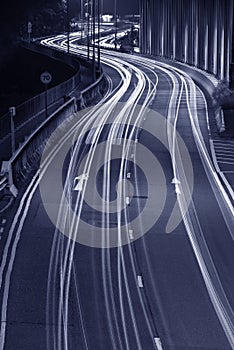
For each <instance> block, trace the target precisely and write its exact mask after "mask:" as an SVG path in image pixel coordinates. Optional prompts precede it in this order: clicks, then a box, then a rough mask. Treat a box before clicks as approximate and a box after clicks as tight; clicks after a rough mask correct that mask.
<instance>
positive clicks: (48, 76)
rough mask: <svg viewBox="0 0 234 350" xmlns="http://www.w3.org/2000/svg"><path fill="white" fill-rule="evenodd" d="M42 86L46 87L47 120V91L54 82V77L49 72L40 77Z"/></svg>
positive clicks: (46, 106)
mask: <svg viewBox="0 0 234 350" xmlns="http://www.w3.org/2000/svg"><path fill="white" fill-rule="evenodd" d="M40 79H41V82H42V84H44V85H45V112H46V118H47V117H48V101H47V90H48V84H50V83H51V81H52V75H51V74H50V73H49V72H44V73H42V74H41V76H40Z"/></svg>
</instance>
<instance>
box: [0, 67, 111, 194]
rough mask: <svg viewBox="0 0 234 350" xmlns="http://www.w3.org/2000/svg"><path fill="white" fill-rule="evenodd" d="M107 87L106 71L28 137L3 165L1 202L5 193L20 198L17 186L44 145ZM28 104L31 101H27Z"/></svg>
mask: <svg viewBox="0 0 234 350" xmlns="http://www.w3.org/2000/svg"><path fill="white" fill-rule="evenodd" d="M86 64H88V62H86ZM66 83H67V82H65V84H66ZM73 83H74V82H73ZM105 84H106V80H105V77H104V74H103V72H102V71H101V73H100V76H99V78H98V79H97V81H96V82H94V83H93V84H92V85H90V86H89V87H87V88H85V89H84V90H83V91H81V92H80V96H79V98H78V99H76V98H74V97H73V98H71V99H70V100H69V101H67V102H66V103H64V104H63V105H62V106H60V107H59V108H58V109H57V110H56V111H55V112H54V113H52V114H51V115H50V116H49V117H48V118H47V119H46V120H45V121H44V122H42V123H41V124H40V125H39V126H38V127H37V129H36V130H35V131H34V132H33V133H31V135H30V136H28V137H27V139H26V140H25V141H24V142H23V143H22V144H21V145H20V146H19V147H18V149H17V150H16V152H15V153H14V155H13V156H12V157H11V159H10V160H9V161H3V162H2V169H1V173H0V174H1V175H0V199H1V198H2V196H3V194H4V192H5V191H6V190H7V191H8V193H9V192H10V193H11V194H12V195H13V196H15V197H16V196H17V194H18V189H17V186H18V185H19V184H20V183H21V182H22V180H25V179H26V177H27V174H28V173H29V172H30V170H31V167H32V164H33V163H34V162H35V161H36V160H38V159H39V157H40V156H41V154H42V151H43V149H44V146H45V143H46V141H47V139H48V138H49V137H50V135H51V134H52V132H53V131H54V130H55V129H56V128H57V127H58V126H59V125H60V124H61V123H62V122H64V121H65V120H66V118H68V117H70V116H71V115H72V114H74V113H75V112H76V111H77V107H78V108H81V109H83V108H86V107H87V106H88V105H90V104H92V102H94V100H95V99H98V98H100V97H101V96H102V95H103V93H104V91H105ZM52 89H53V92H52V94H55V95H56V87H55V88H52ZM40 95H41V94H40ZM40 95H39V96H36V97H35V100H36V98H38V100H39V105H40V98H41V96H40ZM42 95H43V94H42ZM26 103H31V102H29V101H27V102H26ZM33 103H35V102H33ZM32 108H33V107H32ZM9 119H10V118H9ZM23 123H25V121H22V122H21V124H23ZM24 136H25V135H24ZM1 179H2V188H1Z"/></svg>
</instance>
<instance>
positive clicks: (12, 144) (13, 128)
mask: <svg viewBox="0 0 234 350" xmlns="http://www.w3.org/2000/svg"><path fill="white" fill-rule="evenodd" d="M9 114H10V118H11V155H12V156H13V155H14V153H15V123H14V117H15V116H16V108H15V107H10V108H9Z"/></svg>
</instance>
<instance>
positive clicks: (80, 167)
mask: <svg viewBox="0 0 234 350" xmlns="http://www.w3.org/2000/svg"><path fill="white" fill-rule="evenodd" d="M78 39H79V38H78V37H76V36H75V35H74V37H73V38H72V43H71V51H72V52H73V53H75V54H79V55H83V54H85V51H86V48H83V47H81V46H79V44H78ZM43 44H44V45H48V46H51V47H55V48H57V49H61V50H63V49H64V50H65V49H66V38H65V37H63V36H59V37H53V38H49V39H45V40H44V41H43ZM102 64H103V68H104V73H105V75H106V78H107V81H108V86H109V87H108V91H107V93H106V95H105V97H104V98H103V99H102V100H101V101H100V102H99V103H98V104H97V105H96V106H94V107H91V108H89V109H85V110H83V111H81V112H79V113H78V114H77V115H74V116H71V119H70V120H69V121H67V123H66V124H64V125H63V126H62V127H61V128H59V130H57V131H56V133H55V135H54V137H53V139H52V140H50V142H49V143H48V148H47V149H46V151H45V153H44V156H43V158H42V160H41V163H40V169H39V170H38V171H37V172H36V174H35V176H34V177H33V179H31V180H30V181H29V183H28V184H27V187H26V188H25V189H24V191H21V192H22V193H21V196H20V198H19V199H18V201H17V202H16V203H15V205H14V207H13V208H11V210H10V211H9V212H8V213H7V217H6V218H7V223H6V229H5V234H4V235H3V238H2V240H1V243H0V244H1V251H2V259H1V266H0V286H1V305H2V308H1V321H2V322H1V338H0V339H1V340H0V349H6V350H8V349H24V350H27V349H32V348H33V347H34V348H36V349H45V348H48V349H53V350H58V349H61V350H63V349H76V348H78V349H95V350H96V349H98V350H99V349H100V350H105V349H116V350H117V349H118V350H119V349H120V350H125V349H127V350H133V349H134V350H135V349H146V350H148V349H149V350H150V349H158V350H161V349H170V350H171V349H173V350H183V349H184V350H188V349H199V350H205V349H214V350H215V349H219V350H221V349H222V350H227V349H234V315H233V307H234V293H233V291H234V280H233V272H234V262H233V248H234V244H233V238H234V236H233V233H234V227H233V226H234V222H233V205H232V203H231V202H230V199H229V197H228V195H227V194H226V192H225V189H224V188H223V185H222V183H221V182H220V180H219V177H218V176H217V174H216V172H215V169H214V166H213V163H212V160H211V155H210V150H209V116H208V107H207V102H206V99H205V97H204V95H203V93H202V91H201V90H200V89H199V88H198V87H197V86H196V85H195V83H194V82H193V80H192V79H191V78H190V77H189V76H188V75H187V74H185V73H184V72H183V71H182V70H179V69H176V68H173V67H171V66H169V65H167V64H166V63H160V62H157V61H155V60H154V59H150V58H146V57H143V56H135V55H127V54H119V53H117V52H108V51H106V50H102ZM61 188H62V189H64V191H60V189H61ZM71 209H72V210H71ZM62 232H63V233H64V234H63V233H62Z"/></svg>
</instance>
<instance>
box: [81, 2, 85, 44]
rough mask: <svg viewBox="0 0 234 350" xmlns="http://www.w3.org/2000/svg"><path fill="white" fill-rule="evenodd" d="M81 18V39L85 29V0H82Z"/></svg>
mask: <svg viewBox="0 0 234 350" xmlns="http://www.w3.org/2000/svg"><path fill="white" fill-rule="evenodd" d="M80 20H81V39H83V30H84V0H80Z"/></svg>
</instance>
